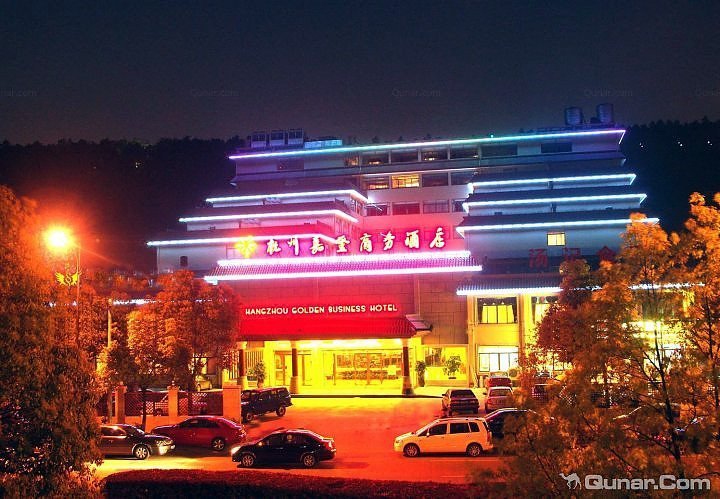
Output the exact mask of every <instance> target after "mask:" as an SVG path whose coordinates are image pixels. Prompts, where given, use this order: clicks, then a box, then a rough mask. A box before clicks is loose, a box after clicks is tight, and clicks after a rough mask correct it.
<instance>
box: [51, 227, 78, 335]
mask: <svg viewBox="0 0 720 499" xmlns="http://www.w3.org/2000/svg"><path fill="white" fill-rule="evenodd" d="M45 243H46V244H47V247H48V249H49V250H50V251H52V252H55V253H60V254H65V253H66V252H67V251H68V250H70V249H74V250H75V273H74V274H69V275H65V274H62V273H60V272H57V273H56V274H55V276H56V277H57V280H58V282H60V284H62V285H64V286H68V288H69V287H70V286H76V288H77V294H76V299H75V309H76V314H75V342H76V343H77V344H78V346H79V344H80V244H78V243H77V241H76V240H75V238H74V237H73V235H72V232H71V231H70V230H69V229H67V228H64V227H51V228H50V229H48V230H47V231H46V232H45Z"/></svg>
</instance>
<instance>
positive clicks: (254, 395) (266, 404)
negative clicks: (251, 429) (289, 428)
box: [240, 387, 292, 423]
mask: <svg viewBox="0 0 720 499" xmlns="http://www.w3.org/2000/svg"><path fill="white" fill-rule="evenodd" d="M240 404H241V411H242V420H243V422H245V423H249V422H250V421H252V420H253V419H255V416H260V415H262V414H267V413H268V412H274V413H275V414H277V415H278V416H280V417H282V416H284V415H285V411H286V410H287V408H288V407H290V406H291V405H292V398H291V397H290V392H289V391H288V389H287V388H285V387H279V388H258V389H255V390H243V392H242V395H241V402H240Z"/></svg>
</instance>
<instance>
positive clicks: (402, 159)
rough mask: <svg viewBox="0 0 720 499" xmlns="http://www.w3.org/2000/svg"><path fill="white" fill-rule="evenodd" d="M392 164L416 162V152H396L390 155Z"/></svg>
mask: <svg viewBox="0 0 720 499" xmlns="http://www.w3.org/2000/svg"><path fill="white" fill-rule="evenodd" d="M391 157H392V162H393V163H412V162H415V161H417V160H418V153H417V151H398V152H392V153H391Z"/></svg>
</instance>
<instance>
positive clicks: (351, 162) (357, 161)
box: [345, 156, 360, 166]
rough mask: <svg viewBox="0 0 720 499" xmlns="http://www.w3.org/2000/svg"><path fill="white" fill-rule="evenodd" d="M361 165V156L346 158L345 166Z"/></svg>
mask: <svg viewBox="0 0 720 499" xmlns="http://www.w3.org/2000/svg"><path fill="white" fill-rule="evenodd" d="M358 165H360V157H359V156H348V157H347V158H345V166H358Z"/></svg>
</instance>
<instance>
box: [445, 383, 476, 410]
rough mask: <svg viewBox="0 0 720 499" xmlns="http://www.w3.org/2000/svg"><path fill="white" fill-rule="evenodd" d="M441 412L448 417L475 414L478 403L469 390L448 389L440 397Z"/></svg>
mask: <svg viewBox="0 0 720 499" xmlns="http://www.w3.org/2000/svg"><path fill="white" fill-rule="evenodd" d="M442 410H443V411H445V412H447V415H448V416H452V415H453V413H455V414H457V413H459V412H472V413H474V414H477V413H478V412H479V410H480V402H479V401H478V399H477V397H476V396H475V393H473V391H472V390H470V389H469V388H450V389H448V390H447V391H446V392H445V393H444V394H443V396H442Z"/></svg>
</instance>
